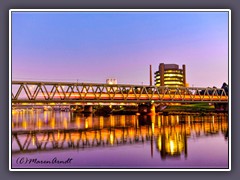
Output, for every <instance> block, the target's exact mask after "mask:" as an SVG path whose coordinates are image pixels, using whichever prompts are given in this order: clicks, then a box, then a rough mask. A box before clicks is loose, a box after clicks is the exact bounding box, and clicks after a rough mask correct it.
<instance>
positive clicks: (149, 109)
mask: <svg viewBox="0 0 240 180" xmlns="http://www.w3.org/2000/svg"><path fill="white" fill-rule="evenodd" d="M138 112H139V113H140V114H155V104H139V105H138Z"/></svg>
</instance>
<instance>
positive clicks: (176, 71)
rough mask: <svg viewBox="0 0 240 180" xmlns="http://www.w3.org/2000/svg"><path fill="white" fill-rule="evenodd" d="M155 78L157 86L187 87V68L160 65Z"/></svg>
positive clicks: (183, 66) (174, 65)
mask: <svg viewBox="0 0 240 180" xmlns="http://www.w3.org/2000/svg"><path fill="white" fill-rule="evenodd" d="M154 74H155V76H154V79H155V85H156V86H167V87H186V66H185V65H182V69H180V68H179V66H178V65H177V64H164V63H160V64H159V69H158V71H156V72H155V73H154Z"/></svg>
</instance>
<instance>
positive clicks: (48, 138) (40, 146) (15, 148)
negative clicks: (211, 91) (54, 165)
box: [12, 119, 227, 158]
mask: <svg viewBox="0 0 240 180" xmlns="http://www.w3.org/2000/svg"><path fill="white" fill-rule="evenodd" d="M154 121H155V120H154V119H153V120H151V121H149V120H147V121H145V120H141V121H139V122H138V123H137V124H135V125H134V123H133V124H129V125H128V126H116V127H111V126H109V127H103V128H100V127H95V128H94V127H91V128H71V129H70V128H69V129H66V128H60V129H59V128H58V129H45V130H41V129H35V130H13V131H12V153H13V154H18V153H34V152H40V151H41V152H45V151H56V150H70V149H84V148H103V147H113V146H122V145H131V144H143V143H146V142H150V143H151V154H152V155H153V149H154V144H155V147H156V148H157V151H159V152H160V154H161V157H162V158H166V156H173V155H174V156H176V155H177V156H179V155H181V154H182V153H183V152H184V154H185V156H187V137H189V136H192V138H200V137H202V136H205V135H214V134H218V133H219V132H224V131H226V128H227V123H226V122H224V121H216V122H214V123H211V122H204V123H203V122H201V123H200V122H199V123H194V124H192V125H191V126H190V125H189V123H186V124H176V125H160V124H161V123H160V122H155V123H154ZM159 123H160V124H159ZM141 124H142V125H141ZM193 130H194V133H193Z"/></svg>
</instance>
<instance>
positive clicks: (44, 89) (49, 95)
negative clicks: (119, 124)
mask: <svg viewBox="0 0 240 180" xmlns="http://www.w3.org/2000/svg"><path fill="white" fill-rule="evenodd" d="M20 101H22V102H23V101H26V102H30V101H31V102H36V101H45V102H47V101H48V102H51V101H60V102H64V101H78V102H81V101H82V102H83V101H97V102H101V101H102V102H106V101H110V102H112V101H114V102H117V101H119V102H120V101H132V102H139V101H142V102H143V101H146V102H147V101H156V102H162V101H170V102H171V101H180V102H182V101H186V102H187V101H190V102H196V101H208V102H212V101H221V102H228V92H226V91H225V89H220V88H210V87H208V88H201V87H166V86H146V85H128V84H99V83H71V82H36V81H12V102H13V103H14V102H20Z"/></svg>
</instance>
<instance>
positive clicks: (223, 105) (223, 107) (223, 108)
mask: <svg viewBox="0 0 240 180" xmlns="http://www.w3.org/2000/svg"><path fill="white" fill-rule="evenodd" d="M214 106H215V110H216V111H228V103H214Z"/></svg>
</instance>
